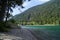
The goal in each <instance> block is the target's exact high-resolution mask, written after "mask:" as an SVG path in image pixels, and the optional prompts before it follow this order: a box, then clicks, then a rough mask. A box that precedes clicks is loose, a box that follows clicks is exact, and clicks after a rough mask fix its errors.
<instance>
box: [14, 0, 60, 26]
mask: <svg viewBox="0 0 60 40" xmlns="http://www.w3.org/2000/svg"><path fill="white" fill-rule="evenodd" d="M14 18H15V20H16V22H17V23H20V24H25V25H27V24H28V25H34V24H35V25H36V24H37V25H43V24H60V0H51V1H49V2H47V3H45V4H42V5H38V6H35V7H32V8H30V9H28V10H26V11H25V12H23V13H21V14H18V15H16V16H14Z"/></svg>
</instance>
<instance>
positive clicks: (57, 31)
mask: <svg viewBox="0 0 60 40" xmlns="http://www.w3.org/2000/svg"><path fill="white" fill-rule="evenodd" d="M22 28H27V29H30V30H31V31H32V32H33V33H34V35H35V36H37V39H38V40H60V26H23V27H22Z"/></svg>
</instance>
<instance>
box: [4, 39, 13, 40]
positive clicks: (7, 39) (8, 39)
mask: <svg viewBox="0 0 60 40" xmlns="http://www.w3.org/2000/svg"><path fill="white" fill-rule="evenodd" d="M3 40H12V39H3Z"/></svg>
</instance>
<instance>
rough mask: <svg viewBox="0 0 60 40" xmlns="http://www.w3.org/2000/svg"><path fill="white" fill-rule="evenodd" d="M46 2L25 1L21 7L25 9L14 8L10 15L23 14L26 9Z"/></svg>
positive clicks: (37, 0)
mask: <svg viewBox="0 0 60 40" xmlns="http://www.w3.org/2000/svg"><path fill="white" fill-rule="evenodd" d="M48 1H49V0H31V1H30V2H28V1H25V2H24V3H23V6H24V7H25V8H23V9H21V8H20V7H19V6H18V7H16V8H14V9H13V13H12V15H13V16H14V15H16V14H19V13H21V12H24V11H25V10H27V9H29V8H31V7H33V6H37V5H41V4H43V3H45V2H48Z"/></svg>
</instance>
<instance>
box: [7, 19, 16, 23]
mask: <svg viewBox="0 0 60 40" xmlns="http://www.w3.org/2000/svg"><path fill="white" fill-rule="evenodd" d="M8 22H11V23H15V22H16V21H15V20H14V19H10V20H9V21H8Z"/></svg>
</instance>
